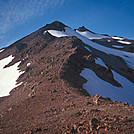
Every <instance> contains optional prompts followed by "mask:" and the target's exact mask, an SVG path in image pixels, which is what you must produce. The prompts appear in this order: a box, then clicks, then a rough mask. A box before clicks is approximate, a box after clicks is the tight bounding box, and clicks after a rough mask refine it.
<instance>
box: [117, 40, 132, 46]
mask: <svg viewBox="0 0 134 134" xmlns="http://www.w3.org/2000/svg"><path fill="white" fill-rule="evenodd" d="M118 42H119V43H122V44H127V45H129V44H131V42H128V41H121V40H119V41H118Z"/></svg>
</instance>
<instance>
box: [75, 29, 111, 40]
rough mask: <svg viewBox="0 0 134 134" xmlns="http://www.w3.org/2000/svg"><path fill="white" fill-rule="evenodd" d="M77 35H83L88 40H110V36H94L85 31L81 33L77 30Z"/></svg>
mask: <svg viewBox="0 0 134 134" xmlns="http://www.w3.org/2000/svg"><path fill="white" fill-rule="evenodd" d="M76 32H77V33H79V34H81V35H82V36H84V37H86V38H88V39H102V38H109V37H108V36H104V35H101V34H93V33H91V32H89V31H85V32H80V31H78V30H76Z"/></svg>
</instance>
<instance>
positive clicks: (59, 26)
mask: <svg viewBox="0 0 134 134" xmlns="http://www.w3.org/2000/svg"><path fill="white" fill-rule="evenodd" d="M64 27H67V26H66V25H64V24H63V23H62V22H59V21H54V22H52V23H51V24H46V26H45V27H44V29H43V30H58V31H64Z"/></svg>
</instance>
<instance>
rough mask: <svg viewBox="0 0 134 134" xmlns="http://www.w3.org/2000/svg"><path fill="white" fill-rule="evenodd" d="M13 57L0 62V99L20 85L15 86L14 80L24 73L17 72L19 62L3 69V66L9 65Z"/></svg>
mask: <svg viewBox="0 0 134 134" xmlns="http://www.w3.org/2000/svg"><path fill="white" fill-rule="evenodd" d="M13 59H14V57H12V55H10V56H9V57H7V58H4V59H2V60H0V77H1V78H0V97H3V96H8V95H9V93H10V91H11V90H12V89H13V88H15V87H17V86H19V85H20V84H22V83H19V84H17V82H16V80H17V79H18V77H19V76H20V75H21V74H22V73H24V72H21V71H19V70H18V69H19V68H18V66H19V64H20V63H21V61H19V62H17V63H15V64H14V65H12V66H10V67H7V68H4V66H5V65H7V64H9V63H10V62H11V61H12V60H13Z"/></svg>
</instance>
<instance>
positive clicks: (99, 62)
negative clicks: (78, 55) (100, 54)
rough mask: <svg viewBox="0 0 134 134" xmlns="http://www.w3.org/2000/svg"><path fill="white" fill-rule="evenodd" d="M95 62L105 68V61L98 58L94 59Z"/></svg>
mask: <svg viewBox="0 0 134 134" xmlns="http://www.w3.org/2000/svg"><path fill="white" fill-rule="evenodd" d="M95 63H96V64H99V65H101V66H103V67H106V68H107V66H106V65H105V63H104V62H103V61H102V59H100V58H97V59H95Z"/></svg>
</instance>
